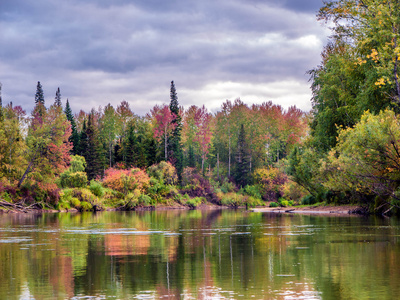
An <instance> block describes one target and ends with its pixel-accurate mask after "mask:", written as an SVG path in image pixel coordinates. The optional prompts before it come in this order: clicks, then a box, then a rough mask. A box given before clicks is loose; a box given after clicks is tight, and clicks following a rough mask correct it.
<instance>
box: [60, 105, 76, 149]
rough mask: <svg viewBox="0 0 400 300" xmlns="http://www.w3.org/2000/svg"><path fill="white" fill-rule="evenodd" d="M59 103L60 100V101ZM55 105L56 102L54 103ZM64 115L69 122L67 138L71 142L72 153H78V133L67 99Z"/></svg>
mask: <svg viewBox="0 0 400 300" xmlns="http://www.w3.org/2000/svg"><path fill="white" fill-rule="evenodd" d="M60 103H61V102H60ZM56 105H57V104H56ZM64 113H65V115H66V116H67V120H68V121H69V122H70V123H71V131H72V132H71V136H70V138H69V142H70V143H72V147H73V148H72V154H74V155H76V154H78V147H79V134H78V131H77V129H76V123H75V118H74V115H73V114H72V110H71V107H70V105H69V101H68V99H67V103H66V104H65V110H64Z"/></svg>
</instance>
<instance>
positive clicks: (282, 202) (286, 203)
mask: <svg viewBox="0 0 400 300" xmlns="http://www.w3.org/2000/svg"><path fill="white" fill-rule="evenodd" d="M279 203H280V204H281V205H282V206H283V207H287V206H291V205H290V204H289V201H288V200H281V201H280V202H279Z"/></svg>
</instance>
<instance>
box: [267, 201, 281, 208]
mask: <svg viewBox="0 0 400 300" xmlns="http://www.w3.org/2000/svg"><path fill="white" fill-rule="evenodd" d="M278 206H279V204H278V203H276V202H271V203H270V204H269V207H278Z"/></svg>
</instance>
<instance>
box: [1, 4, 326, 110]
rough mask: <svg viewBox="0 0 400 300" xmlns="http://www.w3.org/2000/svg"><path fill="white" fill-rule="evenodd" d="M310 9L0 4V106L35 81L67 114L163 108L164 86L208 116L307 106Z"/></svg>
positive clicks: (26, 97) (312, 28) (18, 99)
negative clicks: (228, 110)
mask: <svg viewBox="0 0 400 300" xmlns="http://www.w3.org/2000/svg"><path fill="white" fill-rule="evenodd" d="M320 5H321V3H320V1H314V0H310V1H295V0H287V1H272V0H266V1H264V0H263V1H261V0H229V1H228V0H221V1H211V0H203V1H178V0H171V1H164V0H140V1H134V2H133V1H128V0H115V1H108V0H87V1H78V0H71V1H62V2H54V1H51V0H37V1H23V0H2V1H1V2H0V44H1V45H2V47H1V48H0V81H1V82H2V83H3V99H4V101H5V102H7V101H13V102H14V103H17V104H18V105H22V106H23V107H24V108H25V109H27V110H28V111H29V109H32V107H33V102H34V97H33V95H34V93H35V89H36V83H37V81H41V83H42V85H43V88H44V90H45V96H46V98H47V100H46V103H47V104H50V103H52V101H53V99H54V95H53V94H55V91H56V89H57V87H60V88H61V93H62V96H63V99H64V100H66V98H69V100H70V103H71V106H72V109H73V110H74V111H78V110H80V109H84V110H86V111H88V110H90V109H91V108H92V107H97V106H99V105H101V106H105V105H106V104H107V103H109V102H110V103H111V104H112V105H114V106H117V105H118V104H119V103H120V102H121V101H122V100H127V101H129V102H130V103H131V107H132V108H133V110H135V112H136V113H138V114H140V115H143V114H145V113H147V112H148V111H149V110H150V109H151V107H152V106H153V105H154V104H156V103H163V102H168V101H169V84H170V82H171V80H174V81H175V83H176V86H177V92H178V96H179V102H180V104H182V105H184V106H187V105H191V104H196V105H199V106H200V105H202V104H207V105H209V106H210V107H209V109H214V108H215V107H217V106H216V105H215V103H222V101H224V100H225V99H234V98H238V97H240V98H242V100H243V101H245V102H249V101H261V99H265V101H267V100H272V101H273V102H274V103H278V104H281V105H284V106H290V105H294V104H296V105H297V106H299V107H301V108H303V109H309V107H310V105H309V99H310V96H311V95H310V91H309V83H308V82H307V80H308V78H307V76H306V75H305V73H306V71H307V70H309V69H311V68H313V67H315V66H316V65H317V64H318V63H319V60H320V58H319V57H320V55H319V53H320V52H321V50H322V47H323V45H324V44H325V40H326V36H327V32H326V29H324V28H322V27H321V26H320V25H319V24H318V23H317V22H316V20H315V16H314V15H315V12H316V11H317V10H318V8H319V6H320ZM274 87H275V88H274ZM286 87H287V88H286ZM251 89H253V90H252V91H251ZM246 98H248V99H246Z"/></svg>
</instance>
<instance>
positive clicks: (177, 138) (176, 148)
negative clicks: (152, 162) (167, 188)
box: [169, 81, 183, 178]
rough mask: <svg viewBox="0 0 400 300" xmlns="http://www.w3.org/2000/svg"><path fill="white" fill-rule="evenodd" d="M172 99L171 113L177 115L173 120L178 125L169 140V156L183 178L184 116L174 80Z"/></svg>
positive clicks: (172, 83)
mask: <svg viewBox="0 0 400 300" xmlns="http://www.w3.org/2000/svg"><path fill="white" fill-rule="evenodd" d="M170 99H171V102H170V104H169V109H170V111H171V113H173V114H174V115H175V119H174V120H173V121H172V122H173V123H175V124H176V127H175V129H174V131H173V133H172V136H171V138H170V142H169V145H170V151H169V152H170V154H169V156H170V158H171V159H170V160H171V161H172V162H173V163H174V165H175V168H176V171H177V173H178V176H179V178H181V175H182V170H183V153H182V145H181V132H182V117H181V115H180V113H179V103H178V95H177V94H176V89H175V84H174V82H173V81H171V90H170Z"/></svg>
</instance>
